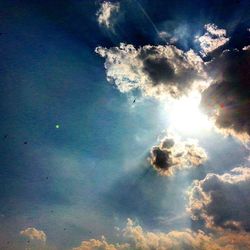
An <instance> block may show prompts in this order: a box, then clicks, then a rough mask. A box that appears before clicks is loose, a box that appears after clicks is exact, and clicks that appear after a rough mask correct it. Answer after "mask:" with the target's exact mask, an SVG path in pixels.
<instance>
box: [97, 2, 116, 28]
mask: <svg viewBox="0 0 250 250" xmlns="http://www.w3.org/2000/svg"><path fill="white" fill-rule="evenodd" d="M119 9H120V4H119V3H111V2H106V1H105V2H103V3H102V4H101V7H100V9H99V10H98V11H97V13H96V15H97V21H98V23H99V24H100V25H103V26H105V27H106V28H108V29H112V28H113V23H112V21H113V20H112V18H113V15H114V14H115V13H117V12H119Z"/></svg>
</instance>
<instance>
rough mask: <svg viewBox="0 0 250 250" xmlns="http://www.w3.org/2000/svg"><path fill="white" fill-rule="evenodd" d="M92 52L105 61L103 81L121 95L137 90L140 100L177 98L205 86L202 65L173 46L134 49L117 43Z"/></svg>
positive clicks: (192, 53) (146, 46)
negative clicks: (116, 45)
mask: <svg viewBox="0 0 250 250" xmlns="http://www.w3.org/2000/svg"><path fill="white" fill-rule="evenodd" d="M95 51H96V53H98V54H99V55H100V56H101V57H104V58H105V59H106V60H105V68H106V74H107V80H108V81H110V82H113V83H114V84H115V85H116V86H117V88H118V89H119V90H120V91H121V92H123V93H126V92H129V91H133V90H136V89H139V90H141V92H142V94H143V95H144V96H151V97H156V98H159V97H166V96H169V97H174V98H178V97H180V96H183V95H185V94H187V93H189V92H190V91H192V90H193V89H196V90H199V91H201V90H203V89H205V88H206V87H207V86H208V85H209V82H208V81H207V75H206V73H205V71H204V62H203V60H202V59H201V58H200V56H198V55H197V54H196V53H195V52H194V51H193V50H189V51H187V52H184V51H182V50H180V49H177V48H176V47H175V46H173V45H165V46H161V45H158V46H153V45H145V46H143V47H139V48H138V49H137V48H135V47H134V46H133V45H131V44H124V43H121V44H120V46H119V47H113V48H109V49H107V48H103V47H97V48H96V50H95Z"/></svg>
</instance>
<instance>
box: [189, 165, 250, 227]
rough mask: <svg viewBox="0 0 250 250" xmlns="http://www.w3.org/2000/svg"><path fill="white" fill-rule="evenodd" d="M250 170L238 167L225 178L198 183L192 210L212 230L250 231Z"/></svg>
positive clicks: (210, 177)
mask: <svg viewBox="0 0 250 250" xmlns="http://www.w3.org/2000/svg"><path fill="white" fill-rule="evenodd" d="M249 188H250V169H249V168H243V167H238V168H235V169H233V170H232V171H231V172H230V173H226V174H223V175H217V174H208V175H207V176H206V177H205V179H203V180H200V181H195V182H194V184H193V186H192V188H191V189H190V192H189V207H188V210H189V212H190V213H191V216H192V218H193V219H194V220H203V221H204V222H205V224H206V226H207V227H208V228H212V229H230V230H236V231H242V230H244V231H250V198H249Z"/></svg>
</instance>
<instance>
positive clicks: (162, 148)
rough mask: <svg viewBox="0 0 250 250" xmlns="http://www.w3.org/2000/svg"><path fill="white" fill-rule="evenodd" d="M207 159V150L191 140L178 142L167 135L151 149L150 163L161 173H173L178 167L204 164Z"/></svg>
mask: <svg viewBox="0 0 250 250" xmlns="http://www.w3.org/2000/svg"><path fill="white" fill-rule="evenodd" d="M206 160H207V155H206V153H205V151H204V150H203V149H202V148H201V147H199V146H198V145H197V142H196V141H193V140H190V141H185V142H178V141H176V139H174V138H171V137H166V138H164V139H163V140H162V142H161V143H160V145H158V146H154V147H153V148H152V150H151V156H150V163H151V165H152V166H153V167H154V168H155V169H156V170H157V171H158V172H159V173H160V174H161V175H167V176H169V175H172V174H174V172H175V171H176V170H178V169H184V168H189V167H191V166H199V165H202V164H203V163H204V162H205V161H206Z"/></svg>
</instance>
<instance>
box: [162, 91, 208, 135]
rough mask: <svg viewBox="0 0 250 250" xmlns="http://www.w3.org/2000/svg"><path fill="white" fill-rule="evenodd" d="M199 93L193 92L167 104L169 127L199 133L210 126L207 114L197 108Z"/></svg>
mask: <svg viewBox="0 0 250 250" xmlns="http://www.w3.org/2000/svg"><path fill="white" fill-rule="evenodd" d="M200 100H201V95H200V94H199V93H196V92H193V93H191V94H190V95H189V96H186V97H183V98H181V99H179V100H176V101H173V102H172V103H171V104H170V105H167V113H168V117H169V123H170V124H169V125H170V129H173V130H175V131H179V132H182V133H185V134H190V133H200V132H203V131H205V130H209V129H210V128H211V127H212V124H211V122H210V121H209V120H208V118H207V116H206V115H205V114H203V113H202V112H201V110H200V108H199V104H200Z"/></svg>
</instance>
